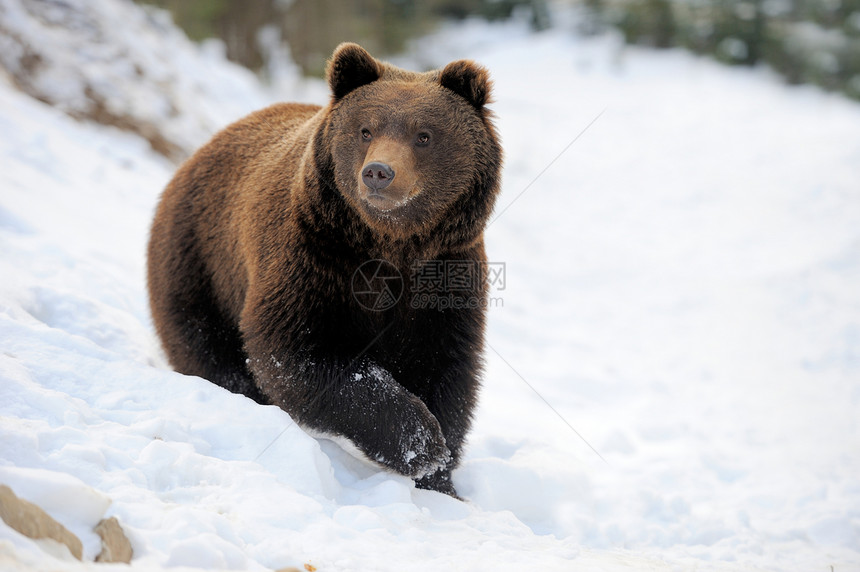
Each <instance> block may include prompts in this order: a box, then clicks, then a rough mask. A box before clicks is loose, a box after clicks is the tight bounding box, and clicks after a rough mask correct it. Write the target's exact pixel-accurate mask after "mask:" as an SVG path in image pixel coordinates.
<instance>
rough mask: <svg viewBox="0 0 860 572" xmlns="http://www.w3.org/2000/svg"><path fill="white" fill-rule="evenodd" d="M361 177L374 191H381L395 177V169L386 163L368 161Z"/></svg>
mask: <svg viewBox="0 0 860 572" xmlns="http://www.w3.org/2000/svg"><path fill="white" fill-rule="evenodd" d="M361 179H362V180H363V181H364V184H365V185H367V186H368V187H370V188H371V189H373V190H374V191H381V190H382V189H384V188H385V187H387V186H388V185H390V184H391V181H392V180H393V179H394V169H392V168H391V167H389V166H388V165H386V164H385V163H378V162H373V163H368V164H367V165H365V166H364V168H363V169H362V170H361Z"/></svg>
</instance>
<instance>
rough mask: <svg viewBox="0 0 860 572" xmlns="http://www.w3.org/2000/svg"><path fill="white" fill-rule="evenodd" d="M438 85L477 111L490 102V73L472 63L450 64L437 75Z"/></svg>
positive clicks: (457, 62) (465, 61)
mask: <svg viewBox="0 0 860 572" xmlns="http://www.w3.org/2000/svg"><path fill="white" fill-rule="evenodd" d="M439 83H441V84H442V87H446V88H448V89H450V90H451V91H453V92H454V93H456V94H457V95H459V96H461V97H463V98H465V99H466V101H468V102H469V103H471V104H472V105H473V106H474V107H475V109H477V110H478V111H480V110H481V109H482V108H483V107H484V105H485V104H486V103H488V102H489V101H490V88H491V87H492V82H491V81H490V73H489V72H488V71H487V70H486V68H484V67H482V66H480V65H478V64H476V63H475V62H473V61H470V60H459V61H456V62H451V63H450V64H448V65H447V66H445V69H443V70H442V73H441V74H440V75H439Z"/></svg>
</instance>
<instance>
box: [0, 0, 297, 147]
mask: <svg viewBox="0 0 860 572" xmlns="http://www.w3.org/2000/svg"><path fill="white" fill-rule="evenodd" d="M222 53H223V45H222V44H220V43H218V42H208V43H207V44H206V45H205V46H204V49H202V50H201V49H200V48H199V47H197V46H195V45H194V44H192V43H191V42H190V41H189V40H188V39H187V38H186V37H185V36H184V35H183V33H182V32H181V31H180V30H178V29H177V28H176V27H175V26H173V25H172V23H171V21H170V15H169V14H168V13H167V12H165V11H163V10H154V9H151V8H150V9H144V8H141V7H139V6H136V5H134V4H133V3H132V0H65V1H63V2H50V1H45V0H2V2H0V67H2V68H5V69H6V70H7V71H8V73H9V75H10V77H11V78H12V80H13V81H14V83H15V84H16V85H17V86H18V87H19V89H21V90H22V91H24V92H25V93H27V94H29V95H31V96H33V97H35V98H37V99H39V100H41V101H44V102H47V103H50V104H51V105H53V106H54V107H56V108H58V109H61V110H63V111H65V112H66V113H68V114H69V115H71V116H72V117H76V118H81V119H87V120H92V121H96V122H99V123H103V124H107V125H114V126H116V127H119V128H121V129H123V130H125V131H130V132H133V133H137V134H138V135H141V136H142V137H144V138H145V139H147V140H148V141H149V142H150V145H151V146H152V147H153V148H154V149H156V150H157V151H158V152H160V153H162V154H163V155H165V156H167V157H170V158H171V159H173V160H175V161H178V160H181V159H183V158H185V157H187V156H188V155H190V154H191V153H193V152H194V150H195V149H196V148H197V147H199V146H200V145H202V144H203V143H205V142H206V140H208V139H209V137H210V136H211V134H212V131H213V130H215V129H218V128H219V127H220V126H221V125H222V123H223V119H224V113H225V112H227V113H231V114H237V113H238V114H240V115H241V114H242V113H246V112H247V111H248V109H251V108H254V107H260V106H262V105H265V104H266V103H268V102H269V99H268V98H267V97H265V94H264V93H263V92H261V91H260V90H259V89H257V86H256V80H255V77H254V75H253V74H252V73H251V72H250V71H248V70H246V69H244V68H241V67H239V66H225V65H223V64H221V62H223V60H224V58H223V55H222ZM285 71H287V72H290V73H294V72H293V71H292V70H289V69H288V70H285Z"/></svg>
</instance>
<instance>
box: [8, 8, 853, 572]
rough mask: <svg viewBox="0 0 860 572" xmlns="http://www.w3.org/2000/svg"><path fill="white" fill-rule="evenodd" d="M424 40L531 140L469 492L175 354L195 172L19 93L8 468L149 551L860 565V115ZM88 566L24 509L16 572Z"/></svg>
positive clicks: (677, 62) (749, 566) (808, 97)
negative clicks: (162, 339)
mask: <svg viewBox="0 0 860 572" xmlns="http://www.w3.org/2000/svg"><path fill="white" fill-rule="evenodd" d="M115 6H122V7H124V9H127V10H135V9H136V8H134V7H133V6H129V5H126V4H124V3H117V4H116V5H115ZM130 18H131V17H130ZM425 45H431V46H434V47H436V48H434V49H433V50H429V49H427V48H426V47H425V48H422V49H421V51H420V54H419V55H417V56H415V57H414V58H413V61H415V60H417V59H420V60H421V61H422V62H429V63H434V64H441V63H444V61H445V60H448V59H452V58H458V57H473V58H475V59H478V60H479V61H481V62H482V63H484V64H485V65H487V66H488V67H489V68H490V69H491V71H492V73H493V76H494V78H495V80H496V92H495V100H496V103H495V104H494V109H495V110H496V112H497V115H498V125H499V128H500V131H501V134H502V137H503V139H504V143H505V147H506V150H507V160H506V170H505V183H504V194H503V196H502V197H501V200H500V204H499V207H498V209H497V215H498V217H497V219H496V220H495V221H494V222H493V223H492V224H491V225H490V228H489V231H488V250H489V252H490V257H491V259H493V260H494V261H499V262H504V263H506V287H505V289H504V290H497V291H495V292H494V293H493V295H494V296H495V297H496V298H498V299H499V300H500V302H499V303H497V304H496V306H495V307H494V308H492V309H491V310H490V330H489V336H488V349H487V361H488V368H487V374H486V376H485V377H486V379H485V384H484V389H483V393H482V401H481V408H480V410H479V412H478V416H477V419H476V425H475V430H474V432H473V434H472V436H471V438H470V443H469V449H468V453H467V455H466V458H465V462H464V464H463V466H462V468H461V469H459V470H458V471H457V472H455V475H454V478H455V481H456V484H457V487H458V490H459V491H460V492H461V494H463V495H464V496H465V497H467V498H468V499H469V500H468V502H465V503H461V502H458V501H455V500H452V499H450V498H448V497H446V496H444V495H439V494H436V493H430V492H426V491H417V490H415V489H414V487H413V486H412V484H411V483H410V482H409V481H408V480H407V479H404V478H400V477H397V476H393V475H390V474H387V473H384V472H381V471H380V470H378V469H376V468H375V467H371V466H369V465H367V464H365V463H364V462H361V461H358V460H356V459H354V458H352V457H350V456H349V455H348V454H346V453H344V452H343V451H342V450H340V449H339V448H338V447H337V446H336V445H334V444H332V443H330V442H327V441H318V440H316V439H313V438H311V437H309V436H308V435H306V434H305V433H303V432H302V431H301V430H300V429H299V428H298V427H297V426H296V425H295V424H294V423H293V422H292V421H291V420H290V419H289V417H288V416H287V415H286V414H285V413H283V412H281V411H280V410H278V409H277V408H274V407H261V406H259V405H256V404H255V403H253V402H251V401H249V400H247V399H245V398H243V397H240V396H236V395H232V394H230V393H228V392H226V391H224V390H222V389H220V388H218V387H215V386H213V385H212V384H209V383H208V382H206V381H204V380H200V379H196V378H188V377H185V376H181V375H178V374H176V373H173V372H171V371H169V370H168V369H167V368H166V367H165V366H164V363H163V359H162V358H161V356H160V353H159V350H158V347H157V341H156V340H155V338H154V335H153V333H152V329H151V325H150V322H149V318H148V310H147V306H146V295H145V290H144V280H143V267H144V258H143V252H144V245H145V242H146V238H147V227H148V224H149V220H150V217H151V214H152V209H153V207H154V205H155V201H156V199H157V196H158V193H159V192H160V190H161V188H162V187H163V185H164V184H165V183H166V181H167V180H168V179H169V177H170V175H171V171H172V168H173V167H172V165H170V164H168V163H167V161H166V160H165V159H163V158H162V157H160V156H158V155H156V154H154V153H153V152H152V151H151V150H150V149H149V145H148V144H147V143H146V142H145V141H143V140H141V139H138V138H137V137H135V136H133V135H130V134H126V133H121V132H119V131H117V130H115V129H110V128H105V127H100V126H94V125H90V124H86V123H79V122H76V121H74V120H72V119H70V118H69V117H68V116H67V115H66V114H64V113H62V112H60V111H58V110H56V109H54V108H51V107H49V106H47V105H45V104H44V103H40V102H38V101H36V100H34V99H31V98H30V97H28V96H25V95H23V94H22V93H20V92H19V91H17V90H16V89H15V88H14V87H13V86H12V84H11V82H10V81H0V132H1V133H3V136H2V138H0V157H2V160H0V161H2V169H0V483H4V484H8V485H10V486H11V487H12V488H13V490H15V491H16V493H17V494H18V495H19V496H22V497H23V498H26V499H28V500H31V501H33V502H36V503H38V504H39V505H40V506H42V507H43V508H45V509H46V510H47V511H48V512H49V513H51V514H52V515H53V516H54V517H56V518H57V519H58V520H60V521H61V522H63V523H65V524H66V525H67V526H68V527H69V528H70V529H71V530H72V531H73V532H75V533H76V534H78V535H79V536H80V538H81V540H82V541H83V543H84V554H85V557H87V558H89V559H92V557H93V556H95V554H96V552H97V551H98V539H97V537H96V536H95V535H94V534H93V533H92V532H91V528H92V526H93V525H94V524H95V523H96V522H97V521H98V520H99V519H100V518H102V516H105V515H108V516H110V515H113V516H116V517H117V518H118V519H119V520H120V522H121V523H122V524H123V526H124V527H125V529H126V531H127V532H128V535H129V537H130V539H131V542H132V544H133V546H134V549H135V560H134V561H133V565H132V569H133V570H134V569H138V570H151V569H159V568H164V567H181V566H186V567H192V568H211V569H215V568H230V569H249V570H264V569H279V568H283V567H288V566H295V567H298V568H300V569H301V568H303V567H304V565H305V564H307V565H311V566H313V567H316V569H318V570H321V571H327V570H331V571H335V570H336V571H344V570H362V571H363V570H392V571H393V570H434V571H436V570H494V571H495V570H570V569H582V570H693V569H695V570H712V569H713V570H755V569H765V570H829V569H830V567H831V566H832V567H833V569H834V570H837V571H843V570H858V569H860V481H858V478H857V475H860V421H858V417H860V416H858V415H857V412H858V406H860V298H858V296H857V292H858V291H860V136H858V133H860V107H858V106H857V105H855V104H851V103H849V102H846V101H844V100H842V99H840V98H837V97H833V96H828V95H823V94H821V93H819V92H818V91H816V90H808V89H787V88H784V87H782V86H780V85H779V84H778V83H777V82H776V81H775V80H773V79H771V78H770V77H768V76H767V75H766V74H763V73H761V72H741V71H737V70H731V69H726V68H721V67H718V66H716V65H715V64H712V63H710V62H707V61H702V60H698V59H694V58H692V57H690V56H687V55H684V54H681V53H675V52H670V53H659V54H658V53H651V52H643V51H638V50H628V51H626V52H620V51H619V49H618V47H617V46H616V45H615V44H614V43H613V42H611V41H609V40H600V41H594V40H592V41H583V40H578V39H576V38H574V37H571V36H570V35H569V34H567V33H566V32H563V31H557V32H549V33H545V34H542V35H538V36H533V35H530V34H528V33H527V32H525V31H524V29H521V28H519V27H516V26H511V27H487V26H482V25H476V24H467V25H465V26H461V27H457V28H452V29H450V30H446V31H443V32H441V33H440V34H439V35H438V36H436V37H435V38H434V39H433V40H432V41H430V42H425ZM167 48H168V49H169V46H167ZM192 61H193V59H192ZM206 65H211V66H224V67H225V68H226V67H228V65H227V64H226V63H223V62H221V63H217V62H214V63H213V61H212V60H211V59H210V61H209V63H207V64H206ZM224 73H231V72H224ZM257 90H258V97H260V99H261V100H265V99H266V98H267V97H268V95H267V94H266V93H265V92H264V90H263V89H262V88H257ZM199 97H202V98H205V97H206V94H200V95H199ZM207 101H209V100H207ZM209 103H210V104H211V105H212V106H213V107H216V108H217V106H218V105H219V104H218V103H217V102H214V103H213V102H211V101H210V102H209ZM219 109H221V110H222V112H221V113H222V115H223V121H224V122H226V121H228V120H230V119H232V117H230V115H231V109H235V108H231V107H230V106H224V107H221V108H219ZM595 118H596V120H595ZM589 125H590V127H588V129H587V130H585V132H584V133H582V132H583V130H584V129H585V128H586V127H587V126H589ZM577 137H578V139H577ZM572 142H573V143H572ZM571 143H572V145H571ZM568 145H570V146H569V147H568ZM565 149H566V151H564V150H565ZM562 151H564V153H562ZM560 153H561V155H560ZM556 159H557V160H556ZM547 167H548V168H547ZM544 169H546V170H544ZM538 394H540V397H539V396H538ZM577 432H578V434H577ZM580 435H581V437H580ZM583 438H584V440H587V442H588V444H586V442H585V441H584V440H583ZM589 444H590V445H589ZM590 446H592V447H594V449H596V450H597V452H599V454H600V456H602V458H603V459H605V461H604V460H602V459H601V457H599V456H598V455H597V454H595V452H593V451H592V449H591V448H590ZM87 566H93V567H94V566H95V565H92V564H90V565H78V564H76V563H73V562H68V561H62V560H57V559H55V557H53V556H48V555H46V554H45V553H44V552H43V551H42V549H41V548H40V547H39V546H37V545H36V544H35V543H33V542H32V541H30V540H28V539H26V538H24V537H23V536H21V535H19V534H18V533H16V532H14V531H12V530H11V529H10V528H8V527H7V526H5V525H4V524H2V523H0V568H2V569H3V570H6V569H11V570H18V569H22V570H23V569H31V568H32V569H38V570H45V569H51V570H77V569H80V568H81V567H87ZM123 569H124V568H123Z"/></svg>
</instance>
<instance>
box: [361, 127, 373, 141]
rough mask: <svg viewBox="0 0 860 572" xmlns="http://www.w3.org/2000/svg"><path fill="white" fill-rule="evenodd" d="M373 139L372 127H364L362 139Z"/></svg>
mask: <svg viewBox="0 0 860 572" xmlns="http://www.w3.org/2000/svg"><path fill="white" fill-rule="evenodd" d="M371 139H373V134H372V133H371V132H370V129H362V130H361V140H362V141H370V140H371Z"/></svg>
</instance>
